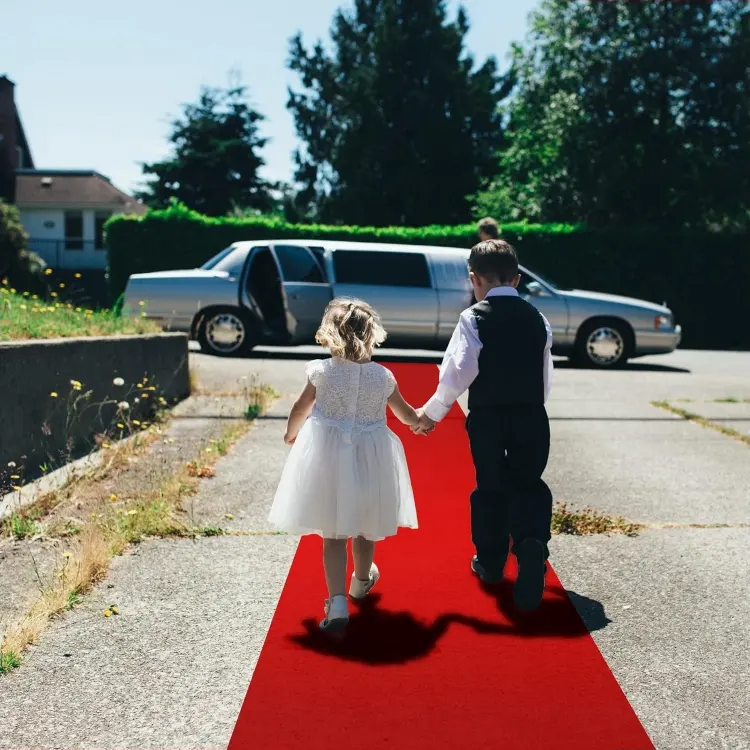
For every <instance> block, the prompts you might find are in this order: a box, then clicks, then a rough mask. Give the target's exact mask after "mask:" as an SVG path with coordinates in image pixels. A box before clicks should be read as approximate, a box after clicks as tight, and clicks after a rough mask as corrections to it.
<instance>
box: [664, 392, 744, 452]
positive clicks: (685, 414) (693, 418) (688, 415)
mask: <svg viewBox="0 0 750 750" xmlns="http://www.w3.org/2000/svg"><path fill="white" fill-rule="evenodd" d="M651 405H652V406H656V407H657V408H658V409H664V411H668V412H670V413H671V414H676V415H677V416H678V417H682V418H683V419H684V420H686V421H687V422H693V424H697V425H700V426H701V427H706V428H707V429H709V430H714V431H715V432H720V433H721V434H722V435H726V436H727V437H730V438H733V439H734V440H739V441H740V442H741V443H744V444H745V445H750V435H745V434H744V433H742V432H739V431H737V430H733V429H732V428H731V427H725V426H724V425H721V424H717V423H716V422H712V421H711V420H710V419H706V418H705V417H702V416H700V414H694V413H693V412H690V411H686V410H685V409H680V408H678V407H677V406H672V404H670V403H669V402H667V401H652V402H651Z"/></svg>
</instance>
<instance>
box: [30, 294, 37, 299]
mask: <svg viewBox="0 0 750 750" xmlns="http://www.w3.org/2000/svg"><path fill="white" fill-rule="evenodd" d="M31 299H39V295H38V294H32V295H31Z"/></svg>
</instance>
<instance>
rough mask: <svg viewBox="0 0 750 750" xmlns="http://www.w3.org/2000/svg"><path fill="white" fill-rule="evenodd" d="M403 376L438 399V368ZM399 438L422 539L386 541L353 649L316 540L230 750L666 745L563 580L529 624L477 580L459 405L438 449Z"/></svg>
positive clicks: (353, 627)
mask: <svg viewBox="0 0 750 750" xmlns="http://www.w3.org/2000/svg"><path fill="white" fill-rule="evenodd" d="M391 369H392V370H393V372H394V373H395V374H396V377H397V378H398V381H399V384H400V386H401V390H402V392H403V393H404V395H405V397H406V399H407V400H409V401H410V402H411V403H413V404H414V405H416V406H420V405H421V404H422V403H423V402H424V401H425V400H426V399H427V398H428V397H429V396H430V395H431V393H432V390H433V388H434V385H435V382H436V378H437V368H435V367H434V366H431V365H393V366H392V367H391ZM392 427H393V429H394V430H396V431H397V432H398V434H399V435H400V437H401V439H402V440H403V442H404V445H405V447H406V453H407V456H408V460H409V466H410V469H411V474H412V481H413V483H414V489H415V493H416V497H417V506H418V511H419V522H420V529H419V530H418V531H401V532H399V534H398V535H397V536H396V537H394V538H392V539H388V540H386V541H385V542H381V543H380V544H379V546H378V548H377V550H376V554H375V559H376V560H377V562H378V565H379V567H380V570H381V573H382V579H381V581H380V583H379V584H378V586H377V588H376V589H375V591H377V595H373V596H372V598H371V599H370V600H366V601H365V603H364V604H363V605H362V606H360V607H359V608H358V610H357V609H355V608H354V607H352V615H353V616H352V619H351V622H350V626H349V633H348V635H347V637H346V639H345V640H344V641H342V642H336V641H331V640H330V639H328V638H326V637H324V636H322V635H320V634H319V633H318V632H317V623H318V620H319V619H320V618H321V616H322V614H323V610H322V607H323V601H324V599H325V596H326V592H325V584H324V580H323V570H322V566H321V560H320V558H321V552H320V546H321V544H320V540H319V539H318V538H314V537H305V538H303V539H302V542H301V543H300V546H299V549H298V551H297V554H296V557H295V559H294V562H293V564H292V568H291V571H290V573H289V578H288V579H287V582H286V585H285V587H284V590H283V593H282V595H281V599H280V601H279V605H278V608H277V610H276V614H275V616H274V618H273V622H272V624H271V627H270V630H269V633H268V637H267V639H266V642H265V645H264V647H263V651H262V653H261V656H260V660H259V662H258V665H257V668H256V670H255V674H254V676H253V679H252V682H251V684H250V688H249V690H248V693H247V696H246V698H245V701H244V705H243V706H242V711H241V712H240V716H239V719H238V721H237V725H236V727H235V730H234V734H233V736H232V739H231V742H230V745H229V747H230V748H231V750H244V749H245V748H253V749H257V750H260V749H261V748H264V749H265V748H269V749H270V750H287V749H291V748H294V749H295V750H318V749H320V750H323V749H325V750H332V748H336V747H338V746H340V745H341V746H344V745H351V746H353V747H355V748H357V750H370V748H393V749H394V750H400V749H401V748H404V750H407V749H408V750H428V749H429V750H435V749H438V750H439V749H442V748H455V749H456V750H459V749H460V750H472V749H473V748H477V749H480V748H481V750H485V749H491V748H503V749H506V748H508V749H509V748H512V749H513V750H516V749H517V750H537V749H539V750H558V749H563V748H570V749H571V750H573V749H575V750H645V749H646V748H653V744H652V743H651V741H650V740H649V738H648V736H647V734H646V732H645V731H644V729H643V727H642V726H641V724H640V722H639V721H638V718H637V717H636V716H635V714H634V712H633V710H632V708H631V707H630V705H629V703H628V701H627V699H626V698H625V696H624V695H623V693H622V691H621V690H620V687H619V685H618V684H617V682H616V680H615V678H614V677H613V675H612V673H611V671H610V669H609V667H608V666H607V664H606V662H605V661H604V659H603V658H602V656H601V654H600V653H599V651H598V649H597V647H596V645H595V644H594V641H593V640H592V638H591V636H590V635H589V633H588V631H587V630H586V628H585V627H584V625H583V623H582V622H581V620H580V618H579V617H578V614H577V613H576V611H575V609H574V608H573V605H572V604H571V602H570V599H569V598H568V596H567V595H566V594H565V591H564V590H563V589H562V587H561V585H560V582H559V580H558V579H557V576H556V575H555V574H554V572H552V571H550V572H549V573H548V580H547V584H548V587H547V593H546V594H545V600H544V602H543V603H542V606H541V607H540V609H539V610H538V611H537V612H536V613H534V614H533V615H527V616H526V617H523V618H521V617H517V616H516V615H514V614H513V610H512V606H511V605H510V604H509V600H510V598H511V591H512V589H511V587H510V585H507V586H504V587H502V588H501V589H500V591H499V592H492V591H489V590H483V589H482V588H481V587H480V585H479V584H478V582H477V581H476V579H475V578H474V577H473V576H472V574H471V572H470V570H469V561H470V559H471V555H472V551H473V548H472V546H471V540H470V532H469V505H468V495H469V492H470V491H471V489H472V484H473V472H472V465H471V459H470V455H469V449H468V441H467V439H466V436H465V432H464V429H463V415H462V414H461V411H460V409H459V408H458V407H455V408H454V411H453V412H452V413H451V415H450V417H449V418H448V419H447V420H446V421H445V422H444V423H443V424H441V425H440V426H439V427H438V429H437V430H436V431H435V432H434V433H433V434H432V435H431V436H430V437H428V438H424V437H420V438H417V437H414V436H413V435H411V434H410V433H409V432H408V430H407V429H405V428H403V427H402V426H401V425H400V424H399V425H396V424H395V423H394V424H392ZM553 490H554V488H553ZM512 560H513V558H511V561H509V564H508V569H507V570H508V571H509V572H510V574H511V577H512V576H513V575H514V570H513V562H512ZM553 562H554V561H553ZM593 606H594V607H595V606H597V605H596V603H593ZM604 622H606V621H604ZM604 622H603V623H602V624H604Z"/></svg>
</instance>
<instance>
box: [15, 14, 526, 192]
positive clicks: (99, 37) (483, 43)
mask: <svg viewBox="0 0 750 750" xmlns="http://www.w3.org/2000/svg"><path fill="white" fill-rule="evenodd" d="M348 4H349V0H266V1H265V2H261V1H260V0H244V2H243V0H211V2H206V0H179V1H178V0H150V1H148V2H147V0H130V2H128V3H126V4H124V5H119V4H111V3H102V2H101V1H100V0H99V1H97V2H94V0H68V2H65V3H61V2H51V1H50V0H3V2H2V6H3V8H2V14H1V16H0V18H1V23H0V75H2V74H6V75H7V76H8V77H9V78H10V79H11V80H13V81H15V83H16V85H17V88H16V99H17V104H18V106H19V109H20V112H21V117H22V119H23V123H24V128H25V130H26V135H27V137H28V139H29V142H30V145H31V150H32V154H33V157H34V161H35V162H36V166H37V167H42V168H54V167H57V168H70V169H96V170H98V171H99V172H101V173H102V174H105V175H107V176H108V177H110V178H111V179H112V181H113V182H114V183H115V184H116V185H118V186H119V187H122V188H124V189H126V190H130V189H133V188H134V187H135V186H136V185H137V184H138V183H139V181H140V176H141V170H140V167H139V166H138V162H142V161H146V162H147V161H153V160H156V159H160V158H162V157H163V156H165V155H166V153H167V143H166V137H167V134H168V132H169V122H170V116H171V115H176V114H178V113H179V109H180V105H181V104H182V103H184V102H189V101H194V100H195V99H196V98H197V96H198V92H199V89H200V86H201V85H202V84H206V85H217V86H223V85H225V84H226V83H227V82H228V80H229V71H230V70H231V69H236V70H238V71H239V72H240V74H241V78H242V82H243V83H244V84H246V85H247V86H248V88H249V92H250V95H251V97H252V100H253V103H254V105H255V106H256V107H257V108H258V109H259V110H260V111H261V112H262V113H263V114H264V115H265V116H266V117H267V118H268V119H267V121H266V123H265V124H264V128H263V133H264V135H267V136H269V137H270V138H271V139H272V140H271V142H270V143H269V145H268V146H267V148H266V149H265V151H264V156H265V158H266V162H267V166H266V168H265V170H264V172H265V174H266V176H267V177H269V178H272V179H284V180H286V179H289V178H290V177H291V171H292V161H291V152H292V150H293V149H294V147H295V145H296V142H297V141H296V136H295V133H294V124H293V120H292V117H291V115H290V114H289V112H288V111H287V110H286V99H287V94H286V91H287V86H289V85H290V84H291V85H293V86H294V85H296V84H297V81H296V77H295V76H294V75H293V74H292V73H291V72H289V71H288V70H287V69H286V64H285V63H286V58H287V49H288V40H289V38H290V37H291V36H292V35H293V34H295V33H296V32H297V31H302V33H303V35H304V37H305V40H306V41H307V42H308V44H309V43H310V42H311V41H313V40H315V39H317V38H320V37H323V38H327V33H328V28H329V26H330V21H331V18H332V16H333V13H334V11H335V10H336V8H338V7H340V6H342V5H348ZM448 5H449V7H450V8H451V11H452V12H455V9H456V8H457V7H458V3H457V2H455V1H454V0H449V2H448ZM463 6H464V7H465V8H466V10H467V12H468V14H469V19H470V22H471V25H472V28H471V32H470V34H469V37H468V47H469V49H470V51H471V52H472V53H473V54H474V56H475V58H476V59H478V60H483V59H484V58H485V57H487V56H489V55H494V56H495V57H496V58H497V59H498V61H499V62H500V64H501V67H503V68H504V67H505V65H506V64H507V53H508V51H509V49H510V44H511V42H513V41H517V40H521V39H522V38H523V36H524V34H525V31H526V26H527V17H528V14H529V12H531V10H533V9H534V8H535V7H536V6H537V0H502V1H501V0H465V2H464V3H463Z"/></svg>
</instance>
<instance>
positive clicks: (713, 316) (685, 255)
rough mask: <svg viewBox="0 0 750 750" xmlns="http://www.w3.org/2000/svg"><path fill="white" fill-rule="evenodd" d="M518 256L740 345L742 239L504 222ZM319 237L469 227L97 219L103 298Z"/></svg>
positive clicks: (746, 271)
mask: <svg viewBox="0 0 750 750" xmlns="http://www.w3.org/2000/svg"><path fill="white" fill-rule="evenodd" d="M502 232H503V238H505V239H507V240H508V241H509V242H511V243H513V244H514V245H515V246H516V248H517V250H518V253H519V257H520V259H521V262H522V263H524V264H526V265H527V266H529V267H530V268H531V269H533V270H537V271H538V272H539V273H540V274H542V275H543V276H548V277H549V278H550V279H551V280H553V281H555V282H556V283H558V284H559V285H560V286H564V287H566V286H567V287H574V288H578V289H593V290H596V291H600V292H610V293H613V294H624V295H627V296H631V297H638V298H641V299H646V300H651V301H654V302H663V301H665V300H666V302H667V303H668V304H669V306H670V307H671V308H672V310H673V311H674V313H675V316H676V318H677V321H678V322H679V323H681V324H682V326H683V329H684V341H683V346H685V347H693V348H708V349H711V348H713V349H750V327H749V326H748V325H747V318H748V314H749V313H750V304H748V283H749V282H750V241H749V239H748V236H747V235H725V234H686V233H682V232H665V231H649V230H629V231H611V230H610V231H593V230H587V229H585V228H583V227H576V226H570V225H562V224H561V225H549V224H545V225H529V224H511V225H504V226H503V229H502ZM301 237H305V238H309V239H320V240H322V239H327V240H335V239H340V240H353V241H361V242H386V243H387V242H392V243H401V244H422V245H443V246H455V247H466V248H469V247H471V245H472V244H473V243H474V242H475V241H476V233H475V227H474V225H464V226H430V227H423V228H418V229H413V228H399V227H386V228H373V227H345V226H323V225H296V224H288V223H285V222H283V221H281V220H275V219H233V218H208V217H205V216H202V215H200V214H197V213H195V212H193V211H190V210H188V209H186V208H184V207H182V206H174V207H172V208H169V209H167V210H165V211H152V212H149V213H147V214H146V215H145V216H142V217H134V216H117V217H114V218H113V219H111V220H110V221H109V223H108V224H107V244H108V247H109V264H110V268H109V273H110V289H111V293H112V297H113V299H114V298H117V297H118V296H119V295H120V294H121V293H122V291H123V290H124V288H125V284H126V282H127V279H128V276H129V275H130V274H132V273H143V272H147V271H162V270H169V269H178V268H195V267H197V266H200V265H202V264H203V263H204V262H205V261H206V260H207V259H208V258H210V257H211V256H213V255H215V254H216V253H217V252H219V251H220V250H222V249H223V248H225V247H227V245H229V244H231V243H232V242H237V241H240V240H266V239H290V240H291V239H294V238H301Z"/></svg>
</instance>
